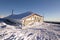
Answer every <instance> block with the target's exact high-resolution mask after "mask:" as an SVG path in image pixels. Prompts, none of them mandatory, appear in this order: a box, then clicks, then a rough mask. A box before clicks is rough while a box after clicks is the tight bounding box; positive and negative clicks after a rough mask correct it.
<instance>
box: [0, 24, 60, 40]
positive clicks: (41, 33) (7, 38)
mask: <svg viewBox="0 0 60 40" xmlns="http://www.w3.org/2000/svg"><path fill="white" fill-rule="evenodd" d="M2 24H4V25H6V27H4V28H0V40H60V30H58V29H60V27H58V26H60V25H58V24H49V23H43V24H42V25H35V27H29V28H27V29H21V28H19V27H20V26H13V25H7V24H5V23H1V24H0V27H1V25H2ZM22 28H23V27H22ZM56 30H58V31H56Z"/></svg>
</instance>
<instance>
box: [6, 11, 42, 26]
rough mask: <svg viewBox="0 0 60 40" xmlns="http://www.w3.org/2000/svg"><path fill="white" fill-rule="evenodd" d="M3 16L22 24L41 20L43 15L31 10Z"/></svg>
mask: <svg viewBox="0 0 60 40" xmlns="http://www.w3.org/2000/svg"><path fill="white" fill-rule="evenodd" d="M5 18H6V19H8V20H10V21H13V22H15V23H20V24H21V25H23V26H26V25H32V24H33V23H35V22H39V23H42V22H43V16H41V15H38V14H36V13H33V12H26V13H22V14H18V15H9V16H7V17H5Z"/></svg>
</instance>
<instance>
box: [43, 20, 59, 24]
mask: <svg viewBox="0 0 60 40" xmlns="http://www.w3.org/2000/svg"><path fill="white" fill-rule="evenodd" d="M44 22H45V23H52V24H60V22H54V21H44Z"/></svg>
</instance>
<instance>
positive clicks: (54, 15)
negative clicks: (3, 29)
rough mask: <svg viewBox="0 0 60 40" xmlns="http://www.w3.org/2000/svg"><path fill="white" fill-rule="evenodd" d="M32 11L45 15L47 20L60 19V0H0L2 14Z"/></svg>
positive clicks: (0, 14) (0, 13) (0, 12)
mask: <svg viewBox="0 0 60 40" xmlns="http://www.w3.org/2000/svg"><path fill="white" fill-rule="evenodd" d="M12 9H14V14H20V13H24V12H27V11H32V12H34V13H38V14H40V15H44V17H45V20H52V21H60V0H0V16H7V15H10V14H11V10H12Z"/></svg>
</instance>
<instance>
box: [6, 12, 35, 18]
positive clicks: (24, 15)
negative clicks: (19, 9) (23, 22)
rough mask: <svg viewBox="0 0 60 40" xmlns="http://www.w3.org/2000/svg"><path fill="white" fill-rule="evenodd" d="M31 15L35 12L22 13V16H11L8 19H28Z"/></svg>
mask: <svg viewBox="0 0 60 40" xmlns="http://www.w3.org/2000/svg"><path fill="white" fill-rule="evenodd" d="M31 14H35V13H33V12H26V13H22V14H18V15H9V16H7V17H6V18H13V19H22V18H24V17H27V16H29V15H31Z"/></svg>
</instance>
